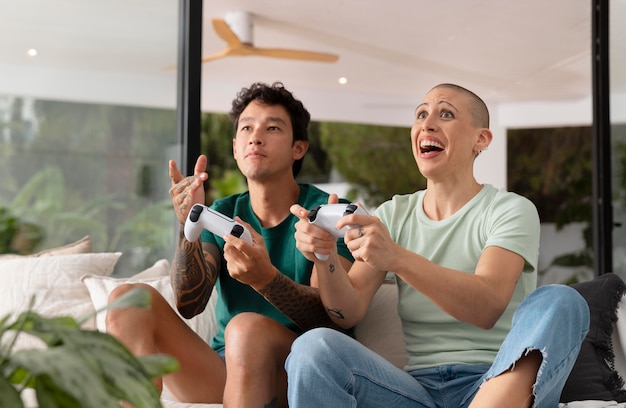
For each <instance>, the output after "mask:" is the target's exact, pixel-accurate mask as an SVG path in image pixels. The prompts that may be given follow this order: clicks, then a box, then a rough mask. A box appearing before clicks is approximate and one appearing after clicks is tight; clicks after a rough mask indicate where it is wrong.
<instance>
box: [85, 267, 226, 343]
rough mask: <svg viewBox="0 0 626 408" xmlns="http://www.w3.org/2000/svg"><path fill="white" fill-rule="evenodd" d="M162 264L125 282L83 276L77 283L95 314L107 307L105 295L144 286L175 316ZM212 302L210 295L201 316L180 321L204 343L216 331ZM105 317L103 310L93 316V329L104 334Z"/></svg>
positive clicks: (172, 299)
mask: <svg viewBox="0 0 626 408" xmlns="http://www.w3.org/2000/svg"><path fill="white" fill-rule="evenodd" d="M164 261H165V260H161V261H158V262H157V263H160V265H157V264H155V265H154V266H152V267H151V268H148V269H147V270H145V271H143V272H140V273H138V274H137V275H135V276H131V277H129V278H112V277H107V276H97V275H85V276H83V277H82V278H81V280H82V281H83V283H84V284H85V286H86V287H87V289H88V291H89V296H90V297H91V302H92V303H93V307H94V308H95V310H100V309H102V308H104V307H105V306H106V305H107V303H108V298H109V294H110V293H111V291H112V290H113V289H115V288H116V287H118V286H120V285H123V284H126V283H144V284H147V285H150V286H152V287H153V288H155V289H156V290H158V291H159V293H161V295H163V297H164V298H165V299H166V300H167V302H168V303H169V304H170V306H171V307H172V309H174V311H176V313H178V311H177V310H176V298H175V296H174V291H173V290H172V286H171V285H170V277H169V275H167V273H168V270H169V264H168V263H167V261H165V262H164ZM160 268H161V269H162V271H164V272H163V273H162V275H160V276H158V272H157V271H158V270H159V269H160ZM155 275H156V276H155ZM147 276H148V277H147ZM150 276H152V277H150ZM215 302H216V295H215V293H214V294H213V295H212V296H211V299H210V300H209V304H208V305H207V307H206V309H205V310H204V312H202V313H201V314H199V315H197V316H195V317H193V318H191V319H189V320H187V319H184V318H182V317H181V319H182V320H183V321H184V322H185V323H187V325H188V326H189V327H191V329H192V330H193V331H194V332H196V333H197V334H198V335H199V336H200V337H201V338H202V339H204V340H205V341H207V342H208V340H209V339H210V338H211V337H212V336H213V335H214V334H215V328H216V327H217V323H216V320H215ZM106 313H107V312H106V310H103V311H101V312H100V313H98V315H97V316H96V327H97V329H98V330H100V331H102V332H106ZM179 316H180V314H179Z"/></svg>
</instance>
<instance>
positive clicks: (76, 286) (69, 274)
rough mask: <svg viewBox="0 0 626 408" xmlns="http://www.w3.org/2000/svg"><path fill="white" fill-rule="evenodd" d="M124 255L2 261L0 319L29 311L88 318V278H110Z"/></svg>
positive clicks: (89, 305) (89, 310) (95, 254)
mask: <svg viewBox="0 0 626 408" xmlns="http://www.w3.org/2000/svg"><path fill="white" fill-rule="evenodd" d="M120 255H121V252H115V253H90V254H74V255H55V256H41V257H19V258H11V259H2V260H0V282H1V284H0V287H1V288H2V293H1V295H0V317H2V316H5V315H8V314H18V313H20V312H22V311H25V310H27V309H28V308H29V303H30V302H31V300H32V301H33V305H32V308H33V310H35V311H37V312H39V313H40V314H42V315H45V316H60V315H65V316H72V317H74V318H77V317H81V316H84V315H85V314H87V313H89V312H91V311H93V306H92V305H91V302H90V301H89V292H88V291H87V289H86V288H85V286H84V285H83V284H82V283H81V281H80V277H81V276H83V275H84V274H92V275H99V276H107V275H110V274H111V273H112V272H113V268H114V267H115V263H116V262H117V260H118V259H119V257H120Z"/></svg>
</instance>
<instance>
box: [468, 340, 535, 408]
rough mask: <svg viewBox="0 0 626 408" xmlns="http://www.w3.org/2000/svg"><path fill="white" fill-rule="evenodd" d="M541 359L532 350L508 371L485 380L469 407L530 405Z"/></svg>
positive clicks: (489, 407)
mask: <svg viewBox="0 0 626 408" xmlns="http://www.w3.org/2000/svg"><path fill="white" fill-rule="evenodd" d="M542 359H543V358H542V356H541V353H540V352H539V351H538V350H533V351H531V352H530V353H528V354H527V355H525V356H524V357H522V358H520V359H519V360H518V361H517V362H516V363H515V366H514V367H513V368H511V369H510V370H509V371H506V372H504V373H502V374H500V375H499V376H497V377H494V378H492V379H490V380H488V381H486V382H485V383H484V384H483V385H482V386H481V387H480V389H479V390H478V393H476V396H475V397H474V399H473V400H472V403H471V404H470V408H473V407H480V408H491V407H494V408H496V407H511V408H518V407H519V408H522V407H524V408H526V407H530V406H532V404H533V401H534V399H533V386H534V384H535V382H536V381H537V373H538V372H539V367H540V366H541V361H542Z"/></svg>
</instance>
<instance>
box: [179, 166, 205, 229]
mask: <svg viewBox="0 0 626 408" xmlns="http://www.w3.org/2000/svg"><path fill="white" fill-rule="evenodd" d="M206 166H207V158H206V156H205V155H200V157H198V160H197V161H196V166H195V168H194V174H193V176H187V177H183V175H182V174H181V172H180V170H179V169H178V167H177V166H176V162H174V160H170V162H169V176H170V179H171V180H172V187H171V188H170V198H171V199H172V204H173V205H174V212H175V213H176V218H177V219H178V222H180V223H181V224H182V225H184V224H185V221H187V215H188V214H189V210H191V207H193V205H194V204H204V188H203V184H204V182H205V181H206V180H208V178H209V175H208V174H207V173H206Z"/></svg>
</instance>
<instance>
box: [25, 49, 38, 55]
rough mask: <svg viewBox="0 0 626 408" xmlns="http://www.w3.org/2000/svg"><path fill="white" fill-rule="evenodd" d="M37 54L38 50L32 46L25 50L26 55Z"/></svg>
mask: <svg viewBox="0 0 626 408" xmlns="http://www.w3.org/2000/svg"><path fill="white" fill-rule="evenodd" d="M37 54H39V51H37V50H36V49H34V48H29V49H28V51H26V55H28V56H29V57H36V56H37Z"/></svg>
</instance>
